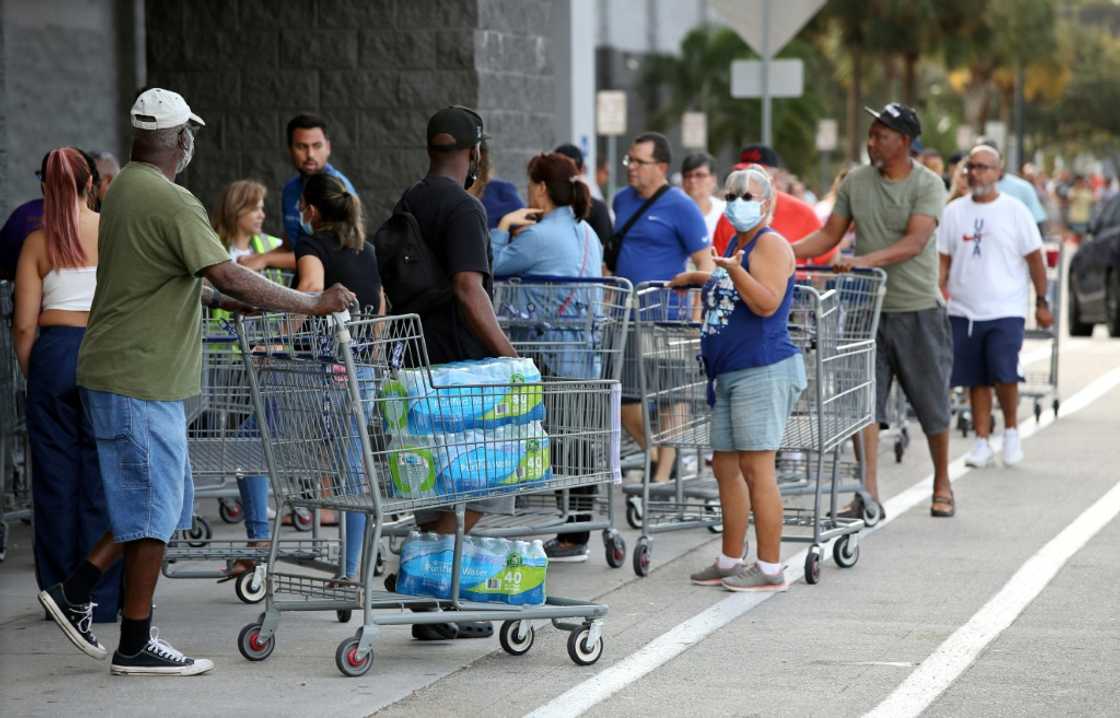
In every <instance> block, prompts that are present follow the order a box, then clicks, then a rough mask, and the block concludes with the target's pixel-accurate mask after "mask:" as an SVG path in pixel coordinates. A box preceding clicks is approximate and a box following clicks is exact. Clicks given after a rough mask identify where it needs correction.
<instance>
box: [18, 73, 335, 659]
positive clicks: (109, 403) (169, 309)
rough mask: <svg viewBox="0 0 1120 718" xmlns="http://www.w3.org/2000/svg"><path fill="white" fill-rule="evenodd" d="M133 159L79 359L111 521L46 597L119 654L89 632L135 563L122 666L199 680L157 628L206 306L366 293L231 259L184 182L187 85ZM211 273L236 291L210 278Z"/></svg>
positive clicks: (305, 308)
mask: <svg viewBox="0 0 1120 718" xmlns="http://www.w3.org/2000/svg"><path fill="white" fill-rule="evenodd" d="M131 115H132V127H133V128H134V136H133V143H132V156H131V161H130V162H129V163H128V164H127V165H126V166H125V167H124V169H123V170H121V173H120V174H119V175H118V176H117V178H116V180H114V182H113V184H112V185H110V187H109V192H108V193H107V194H106V197H105V202H104V205H103V206H102V210H101V227H100V230H99V233H98V254H99V262H98V266H97V291H96V293H95V294H94V298H93V305H92V307H91V308H90V315H89V326H88V329H87V331H86V335H85V338H84V340H83V341H82V348H81V351H80V353H79V355H78V385H79V386H80V387H82V403H83V405H84V408H85V411H86V413H87V414H88V415H89V417H90V422H91V424H92V426H93V434H94V437H95V438H96V440H97V453H98V461H99V463H100V466H101V480H102V483H103V485H104V488H105V497H106V503H107V506H108V509H109V521H110V525H111V527H112V530H111V531H110V532H108V533H106V534H105V536H104V537H102V539H101V540H100V541H99V542H98V543H97V545H96V546H94V549H93V551H92V552H91V553H90V555H89V557H88V558H87V560H85V561H83V562H82V563H81V564H80V565H79V566H78V568H77V569H76V570H75V572H74V573H73V574H72V575H71V576H70V577H68V578H67V579H66V580H65V581H64V582H62V583H59V584H55V585H54V586H51V587H50V588H48V589H46V590H44V591H42V592H40V594H39V601H40V603H42V604H43V607H44V608H46V610H47V612H48V613H49V614H50V615H51V617H52V618H54V620H55V622H56V623H58V625H59V627H60V628H62V630H63V632H64V633H65V634H66V637H67V638H69V639H70V641H71V642H73V643H74V645H75V646H77V647H78V649H79V650H81V651H82V652H83V653H85V654H86V655H89V656H91V657H93V658H98V659H104V658H105V657H106V656H107V651H106V650H105V649H104V648H103V647H102V646H101V644H100V643H99V642H98V641H97V638H96V636H94V635H93V633H92V632H91V631H90V616H91V610H92V609H91V605H90V593H91V591H92V589H93V586H94V585H95V584H96V583H97V581H98V579H99V578H100V576H101V574H102V573H103V572H104V571H105V570H106V569H107V568H109V567H110V566H111V565H113V564H114V563H115V562H116V561H117V560H119V559H121V558H122V557H123V559H124V575H125V579H124V582H125V590H124V606H123V610H122V614H123V620H122V622H121V638H120V645H119V647H118V648H117V651H116V652H115V653H114V654H113V662H112V667H111V671H112V673H113V674H116V675H137V674H139V675H164V676H189V675H197V674H200V673H205V672H207V671H209V670H211V669H212V668H213V667H214V666H213V663H212V662H211V661H209V660H207V659H205V658H199V659H194V658H188V657H187V656H185V655H183V654H182V653H180V652H179V651H177V650H175V649H174V648H172V647H171V645H170V644H169V643H167V641H165V640H164V639H162V638H160V637H159V634H158V632H157V631H156V629H154V628H152V625H151V621H152V615H151V610H152V596H153V595H154V593H155V587H156V581H157V579H158V578H159V573H160V566H161V564H162V561H163V553H164V548H165V547H166V544H167V542H168V541H169V540H170V539H171V537H172V535H173V534H174V532H175V531H176V530H178V529H184V528H189V527H190V523H191V513H192V510H193V503H194V484H193V482H192V480H191V468H190V459H189V457H188V454H187V421H186V415H185V413H184V409H183V400H184V399H186V398H188V397H191V396H194V395H196V394H198V393H199V390H200V386H199V385H200V378H201V375H202V336H201V325H202V306H201V303H206V304H207V305H208V306H210V307H214V308H218V307H220V308H223V309H228V310H234V311H247V310H251V309H253V308H254V307H259V308H264V309H271V310H275V311H288V312H298V313H301V314H316V315H322V314H328V313H331V312H337V311H342V310H343V309H345V308H346V307H348V306H349V305H350V304H351V303H352V302H353V301H354V294H353V293H351V292H350V291H349V290H347V289H346V288H345V287H342V286H341V285H335V286H333V287H331V288H330V289H328V290H327V291H325V292H323V293H322V294H321V295H319V296H312V295H309V294H303V293H300V292H294V291H292V290H289V289H285V288H283V287H280V286H278V285H276V284H273V283H272V282H270V281H268V280H267V279H264V278H262V277H260V276H258V275H256V274H254V273H253V272H251V271H249V270H247V269H244V268H242V267H239V266H238V265H237V264H235V263H233V262H231V261H230V258H229V254H228V253H227V252H226V250H225V248H224V247H222V245H221V243H220V242H219V241H218V237H217V235H215V234H214V232H213V230H212V229H211V228H210V223H209V222H208V221H207V219H206V212H205V210H204V209H203V207H202V204H201V203H200V202H199V201H198V200H197V199H196V198H195V197H194V195H192V194H191V193H190V192H188V191H187V190H186V189H184V188H182V187H179V186H178V185H176V184H175V183H174V179H175V176H176V175H177V174H179V173H180V172H182V171H183V170H184V169H186V167H187V165H188V164H189V163H190V161H191V157H192V156H193V154H194V132H195V128H196V127H201V126H202V125H203V124H204V123H203V122H202V119H201V118H199V117H198V116H197V115H195V114H193V113H192V112H191V110H190V107H189V106H188V105H187V103H186V101H185V100H183V98H182V97H180V96H179V95H178V94H176V93H174V92H169V91H167V90H162V89H158V88H154V89H151V90H147V91H146V92H144V93H142V94H141V95H140V96H139V97H138V98H137V99H136V103H135V104H134V105H133V107H132V112H131ZM203 277H205V278H206V279H208V280H209V281H210V283H211V284H213V285H214V286H215V287H218V288H219V289H220V290H222V291H224V292H227V293H229V294H230V295H232V296H233V297H236V299H232V298H230V297H225V296H223V295H222V294H221V293H219V292H218V291H216V290H214V289H213V288H211V287H207V286H204V285H203V281H202V278H203Z"/></svg>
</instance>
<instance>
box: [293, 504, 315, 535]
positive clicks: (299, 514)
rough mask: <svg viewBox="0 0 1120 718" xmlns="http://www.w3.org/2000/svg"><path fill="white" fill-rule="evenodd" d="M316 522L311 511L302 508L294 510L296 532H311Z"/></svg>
mask: <svg viewBox="0 0 1120 718" xmlns="http://www.w3.org/2000/svg"><path fill="white" fill-rule="evenodd" d="M314 522H315V516H314V514H312V513H311V510H310V509H305V508H303V507H300V508H298V509H293V510H292V526H293V527H294V528H295V530H296V531H310V530H311V524H312V523H314Z"/></svg>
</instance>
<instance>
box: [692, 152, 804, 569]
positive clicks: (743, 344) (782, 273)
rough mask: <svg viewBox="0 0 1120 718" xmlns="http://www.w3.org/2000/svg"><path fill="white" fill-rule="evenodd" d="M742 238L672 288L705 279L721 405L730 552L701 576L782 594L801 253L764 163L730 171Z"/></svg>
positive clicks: (798, 384) (716, 402)
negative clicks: (782, 489)
mask: <svg viewBox="0 0 1120 718" xmlns="http://www.w3.org/2000/svg"><path fill="white" fill-rule="evenodd" d="M724 198H725V199H726V201H727V208H726V209H725V210H724V211H725V213H726V215H727V218H728V220H729V221H730V222H731V224H732V225H733V226H734V227H735V232H736V235H735V238H734V239H733V240H732V241H731V242H730V243H729V244H728V247H727V251H726V252H725V253H724V254H723V256H715V257H714V260H715V263H716V269H715V270H714V271H712V272H711V273H708V272H684V273H683V274H680V275H678V276H677V277H676V278H674V279H673V281H672V286H688V285H696V284H702V285H703V286H704V290H703V302H704V312H705V314H704V320H703V326H702V328H701V333H700V354H701V356H702V358H703V360H704V366H705V368H706V370H707V373H708V382H709V383H708V403H709V405H711V407H712V420H711V438H710V446H711V448H712V449H713V451H714V452H715V455H714V457H713V458H712V470H713V471H714V473H715V475H716V481H717V482H718V484H719V496H720V505H721V507H722V510H723V527H724V531H723V549H722V552H721V553H720V555H719V557H718V558H717V559H716V561H715V563H713V564H712V565H711V566H709V567H708V568H706V569H704V570H702V571H699V572H697V573H694V574H692V577H691V578H692V582H693V583H696V584H700V585H705V586H723V587H724V588H726V589H728V590H731V591H781V590H785V588H786V582H785V578H784V575H783V572H782V566H781V564H780V551H781V538H782V512H783V509H782V499H781V495H780V494H779V493H778V483H777V479H776V477H775V473H776V470H775V466H774V460H775V456H776V452H777V450H778V448H779V446H780V444H781V441H782V435H783V433H784V431H785V426H786V421H787V420H788V419H789V415H790V412H791V411H792V409H793V405H794V403H795V402H796V401H797V398H798V397H799V396H800V395H801V392H802V391H804V389H805V386H806V383H807V382H806V378H805V363H804V361H803V360H802V357H801V352H800V351H799V350H798V348H797V347H796V346H795V345H794V344H793V342H792V341H791V340H790V336H789V329H788V326H787V324H788V321H789V311H790V304H791V302H792V300H793V284H794V270H795V260H794V256H793V250H792V249H790V246H789V243H788V242H787V241H786V240H785V238H784V237H782V236H781V235H780V234H778V233H777V232H775V231H774V230H772V229H770V227H768V226H767V222H768V220H769V219H770V217H771V216H772V215H773V211H774V187H773V185H772V184H771V182H770V177H769V175H768V174H767V173H766V170H765V169H764V168H763V167H761V166H760V165H751V166H750V167H748V168H747V169H744V170H739V171H736V172H733V173H731V176H729V177H728V178H727V188H726V194H725V197H724ZM752 507H753V509H754V516H755V535H756V538H757V540H758V561H757V562H755V563H749V564H748V563H746V561H745V559H746V555H747V551H746V545H745V539H746V534H747V524H748V516H749V514H750V512H751V509H752Z"/></svg>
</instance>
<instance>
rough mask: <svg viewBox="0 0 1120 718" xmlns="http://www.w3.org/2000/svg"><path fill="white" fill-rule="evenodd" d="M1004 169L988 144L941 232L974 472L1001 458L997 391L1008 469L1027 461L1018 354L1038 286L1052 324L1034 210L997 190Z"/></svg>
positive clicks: (968, 167)
mask: <svg viewBox="0 0 1120 718" xmlns="http://www.w3.org/2000/svg"><path fill="white" fill-rule="evenodd" d="M1002 168H1003V162H1002V159H1001V158H1000V155H999V152H998V151H997V150H996V149H994V148H992V147H988V146H986V145H980V146H977V147H975V148H974V149H973V150H972V151H971V152H970V153H969V154H968V157H967V158H966V159H965V172H966V177H967V178H968V187H969V190H970V194H968V195H965V196H964V197H961V198H959V199H957V200H955V201H953V202H950V203H949V205H948V206H947V207H945V211H944V213H942V215H941V226H940V227H939V228H938V230H937V249H938V252H939V253H940V259H941V274H940V280H941V291H942V292H943V293H945V292H947V293H948V296H949V321H950V322H951V324H952V327H953V375H952V380H951V384H952V386H964V387H968V390H969V401H970V403H971V405H972V418H973V423H974V425H975V428H976V444H975V446H973V448H972V451H971V452H969V454H968V456H967V457H966V458H965V463H966V464H967V465H969V466H974V467H984V466H988V465H989V464H991V463H992V461H993V460H994V459H995V455H994V454H993V452H992V449H991V447H990V446H989V445H988V433H989V428H990V421H991V414H992V390H991V387H992V386H993V385H994V386H995V388H996V395H997V396H998V397H999V406H1000V409H1001V410H1002V411H1003V424H1004V428H1005V431H1004V435H1003V463H1004V465H1005V466H1012V465H1014V464H1017V463H1019V462H1020V461H1022V459H1023V449H1022V447H1021V446H1020V443H1019V432H1018V428H1017V427H1018V410H1019V382H1020V381H1022V380H1023V379H1022V377H1021V376H1020V372H1019V350H1020V349H1022V347H1023V333H1024V327H1025V323H1026V317H1027V310H1028V307H1027V304H1028V302H1029V301H1030V282H1034V289H1035V295H1036V296H1037V300H1036V303H1035V319H1036V320H1037V321H1038V324H1039V326H1041V327H1048V326H1050V325H1051V324H1052V323H1053V317H1052V316H1051V314H1050V307H1049V305H1048V303H1047V300H1046V265H1045V262H1044V260H1043V258H1042V237H1041V236H1040V235H1039V233H1038V227H1037V226H1036V225H1035V222H1034V217H1032V216H1031V213H1030V210H1028V209H1027V208H1026V206H1024V205H1023V203H1022V202H1020V201H1019V200H1017V199H1014V198H1013V197H1011V196H1009V195H1005V194H1001V193H1000V192H999V190H998V189H997V187H996V183H997V182H998V181H999V177H1000V171H1001V170H1002Z"/></svg>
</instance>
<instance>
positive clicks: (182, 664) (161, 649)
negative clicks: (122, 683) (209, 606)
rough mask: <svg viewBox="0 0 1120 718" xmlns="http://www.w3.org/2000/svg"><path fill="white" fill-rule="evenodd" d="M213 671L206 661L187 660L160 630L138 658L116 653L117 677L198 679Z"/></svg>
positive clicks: (153, 630)
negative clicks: (183, 677)
mask: <svg viewBox="0 0 1120 718" xmlns="http://www.w3.org/2000/svg"><path fill="white" fill-rule="evenodd" d="M213 667H214V663H213V662H212V661H210V660H208V659H206V658H188V657H187V656H184V655H183V654H182V653H180V652H179V651H177V650H175V649H174V648H173V647H172V646H171V644H170V643H168V642H167V641H165V640H163V639H162V638H160V637H159V629H157V628H152V637H151V639H149V640H148V643H147V645H145V646H144V648H143V649H141V651H140V652H139V653H137V654H136V655H135V656H125V655H122V654H121V652H120V651H114V652H113V665H112V666H111V667H110V671H112V673H113V675H114V676H197V675H200V674H203V673H206V672H207V671H209V670H210V669H212V668H213Z"/></svg>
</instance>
